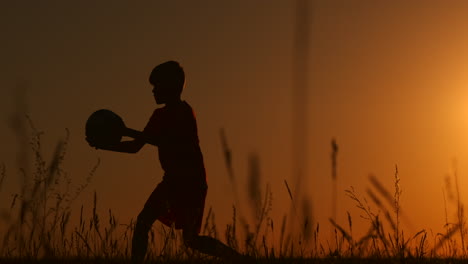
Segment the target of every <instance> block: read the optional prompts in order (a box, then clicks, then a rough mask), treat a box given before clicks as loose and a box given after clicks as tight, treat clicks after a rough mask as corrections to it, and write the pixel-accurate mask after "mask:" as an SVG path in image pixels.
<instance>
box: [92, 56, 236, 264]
mask: <svg viewBox="0 0 468 264" xmlns="http://www.w3.org/2000/svg"><path fill="white" fill-rule="evenodd" d="M149 82H150V83H151V85H152V86H153V96H154V98H155V100H156V104H158V105H159V104H165V106H164V107H162V108H157V109H156V110H155V111H154V112H153V115H152V116H151V118H150V119H149V121H148V123H147V125H146V127H145V128H144V130H143V132H137V131H133V133H132V135H128V136H132V137H135V139H134V140H132V141H122V142H119V143H118V144H115V145H111V146H103V145H98V144H97V143H96V142H90V141H89V140H88V143H89V144H90V145H91V146H93V147H96V148H99V149H104V150H111V151H118V152H125V153H136V152H138V151H139V150H140V149H141V148H142V147H143V146H144V145H145V144H146V143H149V144H153V145H156V146H157V147H158V153H159V161H160V163H161V167H162V169H163V170H164V176H163V180H162V182H160V183H159V184H158V185H157V186H156V188H155V189H154V191H153V192H152V193H151V195H150V197H149V198H148V200H147V201H146V203H145V205H144V207H143V210H142V211H141V212H140V214H139V215H138V218H137V222H136V226H135V230H134V234H133V240H132V262H133V263H141V262H143V260H144V257H145V254H146V250H147V247H148V232H149V230H150V229H151V226H152V225H153V223H154V222H155V221H156V220H159V221H161V222H162V223H163V224H165V225H168V226H171V225H172V224H175V228H176V229H182V232H183V238H184V243H185V245H186V246H188V247H191V248H193V249H196V250H198V251H200V252H203V253H206V254H209V255H213V256H217V257H222V258H232V259H239V258H240V257H241V255H240V254H239V253H237V252H236V251H235V250H233V249H231V248H230V247H228V246H226V245H224V244H223V243H221V242H220V241H218V240H216V239H214V238H211V237H208V236H199V235H198V234H199V233H200V229H201V224H202V219H203V210H204V207H205V197H206V193H207V189H208V187H207V183H206V176H205V166H204V163H203V156H202V152H201V150H200V146H199V142H198V133H197V124H196V120H195V115H194V114H193V110H192V108H191V107H190V105H189V104H188V103H187V102H185V101H182V100H181V99H180V95H181V93H182V90H183V88H184V86H185V73H184V70H183V69H182V67H181V66H180V65H179V63H177V62H175V61H168V62H165V63H162V64H160V65H158V66H156V67H155V68H154V69H153V71H152V72H151V75H150V77H149ZM135 133H136V134H135Z"/></svg>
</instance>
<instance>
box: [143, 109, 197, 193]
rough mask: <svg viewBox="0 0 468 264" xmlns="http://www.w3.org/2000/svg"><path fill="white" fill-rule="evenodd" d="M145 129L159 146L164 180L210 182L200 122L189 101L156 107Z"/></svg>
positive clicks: (144, 131)
mask: <svg viewBox="0 0 468 264" xmlns="http://www.w3.org/2000/svg"><path fill="white" fill-rule="evenodd" d="M143 133H144V134H145V135H146V136H147V137H149V138H151V139H152V140H153V141H154V142H156V144H157V146H158V152H159V161H160V163H161V167H162V169H163V170H164V172H165V175H164V180H167V181H169V182H172V181H177V182H179V183H182V182H184V183H187V184H190V183H206V177H205V167H204V163H203V155H202V153H201V150H200V145H199V140H198V132H197V122H196V119H195V115H194V113H193V110H192V108H191V107H190V105H189V104H188V103H187V102H185V101H181V102H179V103H177V104H174V105H170V106H165V107H163V108H158V109H156V110H155V111H154V112H153V115H152V116H151V118H150V120H149V122H148V124H147V125H146V127H145V129H144V130H143Z"/></svg>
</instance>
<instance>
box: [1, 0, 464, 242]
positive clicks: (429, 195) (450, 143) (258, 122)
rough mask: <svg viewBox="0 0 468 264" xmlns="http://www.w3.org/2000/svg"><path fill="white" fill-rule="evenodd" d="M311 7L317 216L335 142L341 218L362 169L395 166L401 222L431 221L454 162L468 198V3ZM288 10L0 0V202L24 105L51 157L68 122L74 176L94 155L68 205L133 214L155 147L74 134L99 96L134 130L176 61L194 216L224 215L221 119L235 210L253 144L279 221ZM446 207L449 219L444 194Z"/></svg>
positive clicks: (287, 165)
mask: <svg viewBox="0 0 468 264" xmlns="http://www.w3.org/2000/svg"><path fill="white" fill-rule="evenodd" d="M309 9H310V10H309V12H310V21H309V23H310V24H309V46H308V48H309V54H308V57H307V59H308V62H309V68H308V72H307V80H308V87H307V90H308V95H307V98H306V100H305V101H306V102H307V105H306V109H307V111H308V120H307V126H308V131H309V133H308V136H309V138H308V142H307V146H305V147H306V149H307V151H308V153H309V155H308V157H307V167H306V173H305V178H304V179H303V181H302V184H301V186H302V187H301V188H303V189H302V190H303V192H304V193H305V194H306V196H307V197H309V198H310V200H311V204H312V208H311V211H312V215H313V216H314V221H318V222H319V223H320V224H321V226H322V227H323V228H324V229H325V230H327V229H328V228H329V222H328V218H329V217H331V216H332V209H331V205H332V180H331V160H330V153H331V144H330V142H331V139H332V138H336V140H337V143H338V145H339V152H338V199H337V201H338V208H337V212H338V214H337V222H338V223H340V224H342V225H345V224H346V221H347V220H346V219H347V218H346V217H347V216H346V212H347V211H349V212H350V214H351V216H352V217H353V219H354V223H355V224H356V225H357V226H361V227H365V226H366V224H367V223H366V221H365V220H361V219H360V218H359V215H360V214H361V212H359V211H358V210H357V209H356V208H355V204H354V203H353V201H351V200H350V199H349V198H348V197H347V196H346V195H345V192H344V190H346V189H348V188H350V186H353V187H354V188H355V190H356V192H357V193H358V194H359V195H362V196H365V195H366V189H367V188H369V187H370V186H371V184H370V182H369V181H368V176H369V174H374V175H376V176H377V178H378V179H379V180H380V181H381V182H382V183H383V184H384V185H385V186H386V187H387V188H388V189H389V190H391V191H392V190H393V174H394V167H395V164H397V165H398V168H399V176H400V178H401V182H400V184H401V188H402V189H403V193H402V197H401V199H402V200H401V203H402V208H403V211H404V212H405V214H406V215H407V216H408V219H406V220H404V221H403V226H404V227H405V228H406V230H407V232H409V234H414V233H415V232H417V231H419V230H421V229H426V230H432V231H433V232H434V234H435V233H437V232H441V231H443V225H444V223H445V209H444V208H445V207H444V192H443V190H444V186H445V185H444V178H445V177H446V176H447V175H452V176H453V171H454V166H453V163H454V160H456V161H457V171H458V176H459V186H460V191H461V194H462V197H461V199H462V201H463V202H464V203H466V202H468V179H467V176H468V30H467V29H468V16H467V14H468V2H466V1H370V0H369V1H365V0H362V1H361V0H356V1H345V0H343V1H325V0H324V1H310V6H309ZM294 14H295V9H294V1H283V0H268V1H266V0H264V1H250V0H249V1H248V0H242V1H218V0H202V1H136V2H131V3H130V2H128V1H87V0H86V1H51V0H45V1H3V2H2V3H1V4H0V32H1V41H0V58H1V59H0V87H1V89H0V99H1V101H0V121H1V122H0V128H1V129H0V140H1V148H0V162H3V163H4V164H5V166H6V173H7V177H6V179H5V182H4V185H3V186H2V189H1V190H0V210H5V209H8V208H9V206H10V203H11V194H12V193H15V192H18V190H19V187H18V186H19V177H18V175H19V172H18V166H17V154H18V150H19V145H18V140H17V137H16V136H15V134H14V132H13V130H12V129H11V125H10V123H11V122H9V120H11V117H12V116H13V115H15V114H16V115H18V114H20V115H21V116H22V115H23V114H25V113H28V114H29V116H30V117H31V119H32V120H33V122H34V124H35V126H36V127H37V128H38V129H39V130H42V131H44V132H45V134H44V135H43V137H42V138H43V152H44V155H45V157H46V158H47V159H49V157H50V156H51V155H52V152H53V149H54V146H55V144H56V142H57V140H59V139H61V138H64V137H65V134H66V132H65V128H68V129H69V131H70V140H69V146H68V151H67V156H66V160H65V163H64V169H65V170H66V171H67V173H68V174H69V175H70V177H71V178H72V180H73V181H74V182H76V183H77V184H79V183H82V182H84V180H85V178H86V176H87V175H88V172H89V171H90V170H91V168H92V167H93V166H94V164H95V163H96V161H97V159H98V158H100V160H101V165H100V166H99V168H98V170H97V172H96V174H95V176H94V178H93V179H92V182H91V183H90V185H89V186H88V188H87V189H86V190H85V191H84V192H83V193H82V194H81V196H80V198H79V200H78V201H75V204H74V205H75V206H77V207H79V206H81V204H84V205H85V210H87V211H88V212H90V210H91V207H92V197H93V193H94V191H96V192H97V194H98V206H99V209H100V210H102V211H103V212H107V209H108V208H111V209H112V210H113V212H114V213H115V214H116V215H117V217H118V219H119V221H120V222H121V223H128V222H129V221H130V219H131V218H135V217H136V215H137V214H138V212H139V211H140V210H141V208H142V206H143V204H144V202H145V200H146V198H147V197H148V196H149V194H150V193H151V191H152V190H153V189H154V187H155V186H156V184H157V183H158V182H159V181H160V180H161V179H162V170H161V168H160V165H159V162H158V160H157V153H156V149H155V148H154V147H152V146H145V147H144V148H143V149H142V150H141V151H140V152H139V153H138V154H136V155H130V154H121V153H112V152H106V151H96V150H94V149H92V148H90V147H89V146H88V145H87V143H86V142H85V140H84V125H85V122H86V119H87V117H88V116H89V115H90V114H91V113H92V112H93V111H95V110H97V109H100V108H108V109H111V110H113V111H115V112H116V113H118V114H119V115H121V116H122V117H123V119H124V121H125V122H126V124H127V126H129V127H132V128H135V129H142V128H143V127H144V126H145V124H146V122H147V120H148V119H149V117H150V115H151V113H152V111H153V110H154V108H155V107H156V106H155V103H154V99H153V98H152V94H151V86H150V85H149V83H148V81H147V79H148V75H149V73H150V71H151V70H152V68H153V67H154V66H155V65H157V64H159V63H162V62H164V61H167V60H177V61H179V62H180V63H181V65H182V66H183V67H184V69H185V71H186V76H187V86H186V89H185V91H184V93H183V98H184V99H185V100H187V101H188V102H189V103H190V104H191V105H192V107H193V108H194V110H195V112H196V115H197V119H198V129H199V138H200V144H201V147H202V151H203V154H204V158H205V166H206V168H207V172H208V175H207V176H208V184H209V190H208V196H207V201H206V208H205V209H206V210H205V213H206V212H207V210H208V208H209V207H210V206H211V207H213V210H214V211H215V213H216V220H217V222H218V226H219V227H220V229H221V231H222V230H224V227H225V225H226V223H228V222H229V221H230V220H231V216H232V205H233V203H234V202H235V198H234V193H233V186H232V184H231V182H230V181H229V178H228V174H227V171H226V168H225V166H224V159H223V152H222V146H221V141H220V136H219V131H220V129H221V128H224V130H225V132H226V136H227V139H228V143H229V146H230V148H231V149H232V158H233V166H234V172H235V176H236V179H237V189H238V190H239V197H240V204H239V205H238V206H240V210H242V211H243V214H244V215H249V212H250V211H249V207H248V205H247V202H248V200H247V195H246V190H247V187H246V186H247V175H248V166H247V164H248V157H249V155H250V154H251V153H257V154H258V156H259V158H260V172H261V176H262V177H261V186H262V189H264V186H265V185H266V184H267V183H269V184H270V185H271V188H272V193H273V211H272V214H271V216H272V217H273V219H274V220H275V224H276V225H277V226H280V222H281V219H282V216H283V214H288V213H289V210H290V204H291V203H290V200H289V197H288V193H287V190H286V188H285V186H284V180H287V181H288V182H293V177H292V176H291V174H292V170H293V169H292V160H291V155H292V153H291V152H292V151H291V149H292V146H291V145H292V140H291V138H292V136H291V133H292V132H291V131H292V129H291V123H292V96H291V93H292V87H293V81H292V76H293V74H292V69H293V64H292V63H293V39H294V35H293V34H294V21H295V20H294ZM23 93H24V94H25V95H26V96H25V97H23V96H21V94H23ZM17 98H20V99H21V98H23V99H24V101H22V100H19V101H18V100H17ZM452 180H453V179H452ZM291 186H293V184H291ZM445 194H446V195H447V191H445ZM369 201H370V200H369ZM370 204H371V206H372V207H373V208H375V211H376V212H377V211H378V209H377V207H376V206H375V205H373V204H372V203H370ZM447 209H448V217H449V220H450V219H452V220H453V221H455V210H454V209H455V207H454V206H453V203H452V202H451V201H450V200H449V199H448V198H447ZM74 216H75V217H76V216H77V212H75V214H74ZM365 230H366V229H364V228H361V231H362V232H364V231H365Z"/></svg>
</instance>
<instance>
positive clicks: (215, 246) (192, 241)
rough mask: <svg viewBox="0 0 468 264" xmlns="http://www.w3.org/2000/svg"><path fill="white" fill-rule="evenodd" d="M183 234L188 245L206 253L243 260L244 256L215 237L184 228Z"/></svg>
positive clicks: (228, 258)
mask: <svg viewBox="0 0 468 264" xmlns="http://www.w3.org/2000/svg"><path fill="white" fill-rule="evenodd" d="M183 236H184V242H185V245H186V246H188V247H190V248H192V249H195V250H197V251H200V252H202V253H204V254H208V255H211V256H215V257H219V258H222V259H227V260H242V258H243V256H242V255H241V254H240V253H239V252H237V251H235V250H234V249H232V248H231V247H229V246H227V245H225V244H224V243H222V242H221V241H219V240H217V239H215V238H212V237H209V236H200V235H198V234H197V233H196V232H193V231H191V230H184V231H183Z"/></svg>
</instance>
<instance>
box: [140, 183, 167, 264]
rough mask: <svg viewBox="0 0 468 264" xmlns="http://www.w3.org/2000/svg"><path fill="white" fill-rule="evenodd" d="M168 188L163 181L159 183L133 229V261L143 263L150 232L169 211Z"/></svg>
mask: <svg viewBox="0 0 468 264" xmlns="http://www.w3.org/2000/svg"><path fill="white" fill-rule="evenodd" d="M167 210H168V209H167V190H166V188H165V186H164V184H163V183H160V184H158V186H156V188H155V189H154V191H153V192H152V193H151V195H150V197H149V198H148V200H147V201H146V203H145V206H144V207H143V210H142V211H141V212H140V214H139V215H138V218H137V222H136V225H135V230H134V231H133V238H132V263H142V262H143V260H144V259H145V255H146V250H147V248H148V232H149V231H150V229H151V226H152V225H153V223H154V222H155V221H156V219H158V218H159V217H160V216H162V215H164V214H165V213H167Z"/></svg>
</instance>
